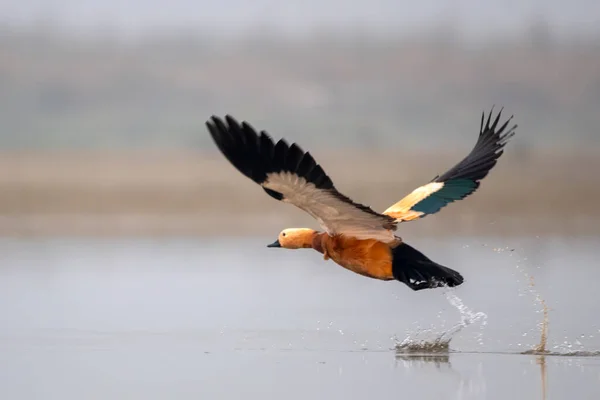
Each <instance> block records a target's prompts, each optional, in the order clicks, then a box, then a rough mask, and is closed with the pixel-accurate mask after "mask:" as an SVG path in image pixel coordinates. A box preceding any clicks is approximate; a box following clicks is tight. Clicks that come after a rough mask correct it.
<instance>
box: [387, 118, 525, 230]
mask: <svg viewBox="0 0 600 400" xmlns="http://www.w3.org/2000/svg"><path fill="white" fill-rule="evenodd" d="M492 112H493V107H492V110H491V111H490V114H489V115H488V118H487V122H485V125H484V121H485V114H482V115H481V128H480V131H479V139H478V140H477V143H476V144H475V147H474V148H473V150H471V152H470V153H469V155H468V156H467V157H465V158H464V159H463V160H462V161H461V162H459V163H458V164H456V165H455V166H454V167H452V168H451V169H449V170H448V171H446V172H445V173H444V174H442V175H438V176H436V177H435V178H433V180H432V181H431V182H429V183H428V184H426V185H423V186H421V187H419V188H417V189H415V190H414V191H413V192H411V193H410V194H409V195H408V196H406V197H404V198H403V199H402V200H400V201H399V202H397V203H396V204H394V205H392V206H391V207H390V208H388V209H387V210H385V211H384V212H383V214H385V215H389V216H391V217H394V218H396V220H397V221H398V222H403V221H411V220H414V219H418V218H423V217H425V216H427V215H430V214H435V213H437V212H438V211H440V210H441V209H442V208H443V207H445V206H447V205H448V204H450V203H452V202H454V201H456V200H461V199H464V198H465V197H467V196H469V195H470V194H472V193H474V192H475V191H476V190H477V188H478V187H479V184H480V181H481V180H482V179H483V178H485V177H486V176H487V174H488V173H489V172H490V170H491V169H492V168H493V167H494V165H496V162H497V161H498V158H499V157H500V156H501V155H502V153H503V152H504V150H503V148H504V146H505V145H506V143H507V142H508V140H509V139H510V138H511V137H512V136H513V135H514V134H515V129H516V128H517V125H514V126H513V127H511V128H510V129H508V130H507V129H506V127H507V126H508V124H509V122H510V121H511V119H512V116H511V117H510V118H509V119H508V120H507V121H506V122H505V123H504V124H503V125H501V126H500V127H498V122H499V121H500V115H501V114H502V109H501V110H500V112H499V113H498V115H497V116H496V118H495V120H494V121H493V122H492V123H491V125H490V122H491V116H492Z"/></svg>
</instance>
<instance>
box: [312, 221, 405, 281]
mask: <svg viewBox="0 0 600 400" xmlns="http://www.w3.org/2000/svg"><path fill="white" fill-rule="evenodd" d="M311 244H312V248H313V249H315V250H317V251H318V252H320V253H322V254H323V258H324V259H325V260H328V259H330V258H331V259H332V260H333V261H335V262H336V263H337V264H339V265H341V266H342V267H344V268H346V269H348V270H350V271H353V272H356V273H357V274H360V275H363V276H367V277H369V278H374V279H380V280H384V281H389V280H392V279H394V275H393V272H392V246H390V245H388V244H386V243H382V242H380V241H378V240H374V239H367V240H358V239H355V238H352V237H345V236H343V235H335V236H329V235H328V234H327V233H316V234H315V236H314V238H313V240H312V243H311ZM397 244H400V239H398V242H397V243H395V244H394V245H397Z"/></svg>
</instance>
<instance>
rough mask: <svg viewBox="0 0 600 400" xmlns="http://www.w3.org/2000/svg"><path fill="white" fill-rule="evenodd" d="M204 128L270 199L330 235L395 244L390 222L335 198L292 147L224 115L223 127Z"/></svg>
mask: <svg viewBox="0 0 600 400" xmlns="http://www.w3.org/2000/svg"><path fill="white" fill-rule="evenodd" d="M206 125H207V127H208V131H209V132H210V134H211V136H212V138H213V140H214V141H215V143H216V145H217V147H218V148H219V150H221V152H222V153H223V155H224V156H225V157H226V158H227V159H228V160H229V161H230V162H231V164H232V165H233V166H234V167H235V168H237V169H238V170H239V171H240V172H241V173H242V174H244V175H245V176H246V177H248V178H250V179H252V180H253V181H254V182H256V183H258V184H259V185H261V186H262V188H263V189H264V190H265V192H266V193H267V194H269V195H270V196H271V197H273V198H274V199H276V200H280V201H283V202H285V203H290V204H293V205H295V206H296V207H298V208H300V209H302V210H304V211H305V212H307V213H308V214H309V215H311V216H312V217H313V218H315V219H316V220H317V221H318V222H319V224H320V225H321V226H322V227H323V229H324V230H325V231H327V233H329V234H330V235H335V234H343V235H346V236H350V237H355V238H357V239H377V240H380V241H383V242H392V241H394V240H395V236H394V231H395V230H396V224H397V222H396V220H395V218H394V217H391V216H388V215H383V214H380V213H377V212H375V211H373V210H372V209H371V208H370V207H368V206H365V205H362V204H359V203H355V202H354V201H352V200H351V199H350V198H348V197H347V196H345V195H343V194H342V193H340V192H339V191H338V190H337V189H336V188H335V186H334V184H333V182H332V180H331V178H329V176H328V175H327V174H326V173H325V171H324V170H323V168H322V167H321V166H320V165H319V164H317V162H316V161H315V159H314V158H313V157H312V155H311V154H310V153H309V152H304V151H303V150H302V149H301V148H300V146H298V145H297V144H296V143H292V144H291V145H288V143H287V142H286V141H285V140H284V139H281V140H279V141H278V142H277V143H273V140H272V139H271V137H270V136H269V135H268V134H267V133H266V132H265V131H262V132H261V133H260V135H259V134H258V133H256V131H255V130H254V128H252V127H251V126H250V124H248V123H247V122H243V123H242V124H241V125H240V124H239V123H238V122H237V121H236V120H235V119H234V118H233V117H231V116H229V115H227V116H226V117H225V121H223V120H222V119H221V118H219V117H216V116H213V117H212V118H211V119H210V120H209V121H207V122H206Z"/></svg>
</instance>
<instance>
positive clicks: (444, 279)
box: [392, 243, 464, 290]
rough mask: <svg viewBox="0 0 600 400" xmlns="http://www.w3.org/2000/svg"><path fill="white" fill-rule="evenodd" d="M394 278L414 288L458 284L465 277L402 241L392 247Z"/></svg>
mask: <svg viewBox="0 0 600 400" xmlns="http://www.w3.org/2000/svg"><path fill="white" fill-rule="evenodd" d="M392 257H393V258H392V273H393V274H394V278H395V279H396V280H399V281H400V282H403V283H405V284H406V285H407V286H408V287H409V288H411V289H412V290H421V289H433V288H437V287H442V286H450V287H454V286H458V285H460V284H461V283H463V280H464V279H463V277H462V275H461V274H459V273H458V272H456V271H454V270H452V269H450V268H448V267H444V266H443V265H440V264H438V263H436V262H434V261H431V260H430V259H429V258H427V256H425V255H424V254H423V253H421V252H420V251H418V250H416V249H415V248H413V247H411V246H409V245H408V244H406V243H401V244H400V245H398V246H396V247H395V248H393V249H392Z"/></svg>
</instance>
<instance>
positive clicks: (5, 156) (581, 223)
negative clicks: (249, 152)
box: [0, 0, 600, 400]
mask: <svg viewBox="0 0 600 400" xmlns="http://www.w3.org/2000/svg"><path fill="white" fill-rule="evenodd" d="M494 105H495V112H497V111H498V110H499V109H500V108H501V107H504V111H503V117H502V119H503V121H504V120H505V119H506V118H508V117H510V116H511V115H514V119H513V122H514V123H516V124H518V125H519V127H518V129H517V134H516V136H515V137H514V138H513V139H512V140H511V141H510V143H509V144H508V146H507V147H506V151H505V154H504V155H503V156H502V157H501V159H500V160H499V163H498V164H497V166H496V167H495V168H494V169H493V170H492V172H491V173H490V174H489V176H488V177H487V178H485V180H484V181H483V182H482V185H481V187H480V189H479V190H478V191H477V193H476V194H474V195H472V196H470V197H469V198H468V199H467V200H464V201H460V202H456V203H454V204H452V205H451V206H448V207H447V208H445V209H443V210H442V211H441V212H440V213H438V214H436V215H435V216H430V217H428V218H425V219H423V220H418V221H415V222H408V223H405V224H401V225H400V227H399V229H398V234H399V235H400V236H401V237H403V238H404V239H405V240H406V241H407V242H409V243H410V244H411V245H413V246H414V247H415V248H417V249H419V250H421V251H423V252H424V253H425V254H426V255H427V256H428V257H430V258H431V259H433V260H435V261H437V262H440V263H441V264H443V265H446V266H448V267H450V268H452V269H456V270H458V271H460V273H461V274H463V276H464V277H465V284H464V285H461V286H459V287H458V288H456V290H452V291H445V290H438V289H436V290H423V291H419V292H414V291H412V290H410V289H409V288H408V287H406V286H405V285H403V284H401V283H398V282H387V283H386V282H381V281H378V280H373V279H365V278H364V277H362V276H360V275H358V274H354V273H351V272H349V271H347V270H344V269H343V268H341V267H339V266H336V265H335V264H334V263H333V262H331V261H329V262H324V261H323V259H322V257H321V255H319V254H317V253H315V252H308V251H307V252H301V251H299V252H287V251H277V250H271V249H267V248H266V247H265V246H266V244H268V243H272V242H273V240H274V239H275V237H276V235H277V234H278V233H279V232H280V230H281V229H283V228H286V227H303V226H304V227H311V228H318V224H317V222H316V221H314V220H313V219H312V218H310V217H309V216H308V215H307V214H305V213H304V212H302V211H301V210H298V209H296V208H294V207H292V206H289V205H287V204H284V203H281V202H277V201H274V200H273V199H271V198H270V197H269V196H267V195H266V194H265V193H264V192H263V191H262V190H261V189H260V188H259V187H257V185H256V184H255V183H254V182H252V181H250V180H249V179H247V178H245V177H244V176H242V175H241V174H240V173H239V172H238V171H237V170H235V169H234V168H233V167H232V166H231V165H230V164H229V162H228V161H227V160H226V159H225V158H224V157H223V156H222V155H221V154H220V153H219V152H218V150H217V149H216V146H215V145H214V143H212V140H211V138H210V136H209V134H208V132H207V130H206V127H205V125H204V124H205V121H206V120H207V119H208V118H210V116H212V115H213V114H216V115H220V116H223V115H225V114H231V115H233V116H234V117H235V118H236V119H238V120H240V121H241V120H247V121H249V122H250V123H251V124H252V125H253V126H254V127H255V128H256V129H258V130H263V129H264V130H266V131H268V132H269V133H270V134H271V136H272V137H273V138H275V139H279V138H281V137H285V138H286V139H287V140H288V141H289V142H298V143H299V144H300V146H301V147H302V148H303V149H305V150H310V152H311V154H312V155H313V156H314V157H315V159H316V160H317V161H318V162H319V163H320V164H321V165H322V166H323V168H324V169H325V171H326V172H327V173H328V174H329V175H330V176H331V177H332V179H333V181H334V182H335V185H336V186H337V188H338V189H339V190H340V191H341V192H342V193H344V194H346V195H347V196H349V197H351V198H353V199H354V200H355V201H357V202H360V203H363V204H368V205H370V206H372V207H373V208H374V209H376V210H379V211H383V210H385V209H386V208H387V207H388V206H390V205H391V204H393V203H395V202H397V201H398V200H399V199H400V198H402V197H403V196H405V195H406V194H408V193H409V192H411V191H412V190H413V189H415V188H416V187H418V186H421V185H423V184H425V183H427V182H429V181H430V180H431V179H432V178H433V177H434V176H436V175H437V174H439V173H442V172H444V171H446V170H447V169H448V168H450V167H452V166H453V165H455V164H456V163H457V162H459V161H460V160H461V159H462V158H463V157H465V156H466V155H467V154H468V153H469V151H470V150H471V149H472V147H473V145H474V144H475V141H476V140H477V136H478V134H479V128H480V119H481V115H482V112H486V115H487V113H489V111H490V109H491V108H492V106H494ZM599 127H600V2H598V1H597V0H572V1H571V2H567V1H559V0H505V1H479V0H420V1H405V0H369V1H364V0H318V1H317V0H286V1H281V0H280V1H275V0H253V1H244V0H220V1H217V0H171V1H169V2H167V1H156V0H143V1H142V0H129V1H117V0H104V1H99V0H88V1H85V0H27V1H20V2H18V1H16V0H12V1H10V0H9V1H7V0H0V321H2V327H1V328H0V354H2V360H1V361H0V398H19V399H39V398H60V399H70V398H73V399H81V398H89V397H90V393H93V396H95V398H144V399H159V398H178V399H183V398H193V399H198V398H206V397H207V396H206V395H207V394H212V393H214V394H218V396H212V397H217V398H236V399H237V398H240V397H241V396H245V397H248V394H257V396H255V397H256V398H261V399H264V400H266V399H271V398H273V399H281V398H286V399H296V398H297V399H305V398H307V397H310V398H314V397H315V394H318V395H320V397H321V398H345V399H354V398H365V397H368V396H371V397H373V396H374V395H375V396H377V397H378V398H380V399H384V398H397V397H398V393H399V392H398V390H399V388H400V390H402V393H403V394H404V395H405V396H406V397H409V398H410V397H415V398H422V399H440V398H460V399H466V398H470V399H475V398H477V399H481V398H485V399H502V400H504V399H506V398H509V397H510V398H515V397H514V393H515V390H516V392H517V393H518V394H521V396H520V397H519V396H518V394H517V396H518V397H517V398H523V399H533V398H546V397H545V393H546V388H545V382H546V365H547V366H548V382H550V385H549V389H548V392H549V393H552V394H551V396H553V397H554V398H568V396H573V393H576V394H577V395H578V398H590V399H591V398H600V394H599V392H598V390H599V388H600V385H598V377H600V374H599V370H600V359H599V358H598V357H596V358H593V357H587V358H584V357H583V356H582V355H598V354H599V353H598V352H597V351H598V350H600V326H599V325H598V304H600V292H598V291H597V290H594V286H591V290H590V282H598V281H599V280H600V269H599V268H598V255H599V254H598V249H599V248H600V247H599V246H598V243H599V241H598V239H599V238H600V211H599V208H598V206H597V204H598V203H597V201H598V198H599V195H600V177H599V172H600V157H599V156H600V131H599ZM548 309H549V310H550V311H549V314H548V315H546V311H548ZM548 321H549V322H548ZM469 324H470V325H469ZM548 324H549V326H550V329H549V333H548V335H546V333H547V330H546V328H547V326H548ZM467 325H469V326H467ZM463 328H465V329H463ZM421 334H423V335H421ZM442 337H443V338H444V340H450V339H451V340H452V341H451V343H450V344H449V346H450V348H451V349H452V352H451V353H448V354H446V357H445V358H443V357H442V361H439V359H438V358H436V357H434V358H431V359H430V360H429V361H423V362H422V363H419V362H418V360H417V362H415V360H410V359H405V358H402V357H400V360H399V361H398V359H396V358H395V357H396V356H395V355H394V352H392V351H390V350H393V349H395V348H396V346H397V345H398V344H399V343H401V342H403V343H407V342H406V340H408V342H409V343H414V342H415V341H417V340H434V339H435V338H442ZM435 343H437V342H435ZM529 349H542V350H544V349H546V350H548V351H550V352H552V354H562V355H563V356H566V355H569V354H570V355H575V356H577V357H579V356H582V358H574V359H573V358H568V357H567V358H565V357H558V358H554V357H553V358H549V360H548V363H547V364H546V362H545V361H544V360H545V359H544V358H541V359H539V360H537V361H536V360H535V359H534V358H533V357H531V356H526V355H521V352H522V351H525V350H529ZM461 352H462V353H463V354H459V353H461ZM494 352H500V353H502V355H501V356H499V357H495V354H494ZM506 354H513V355H515V357H505V355H506ZM450 356H451V357H452V362H449V361H448V360H449V357H450ZM431 360H433V361H434V364H437V366H436V365H432V364H431V363H430V361H431ZM435 360H438V361H435ZM540 360H541V361H540ZM561 360H564V361H561ZM427 364H429V365H427ZM439 364H444V365H442V367H441V368H440V366H439ZM584 367H585V368H584ZM238 368H242V371H243V373H242V374H232V370H234V369H238ZM540 370H541V372H540ZM232 376H235V379H233V380H232ZM539 376H541V381H542V384H540V382H539V381H540V379H538V377H539ZM298 377H302V379H298ZM374 383H375V384H374ZM507 390H508V391H510V393H509V392H507ZM411 391H412V392H411ZM224 393H225V394H224ZM173 394H176V395H175V396H174V395H173ZM453 394H455V396H453ZM392 396H393V397H392ZM208 397H209V398H210V396H208ZM251 397H252V396H251ZM317 398H319V397H317Z"/></svg>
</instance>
